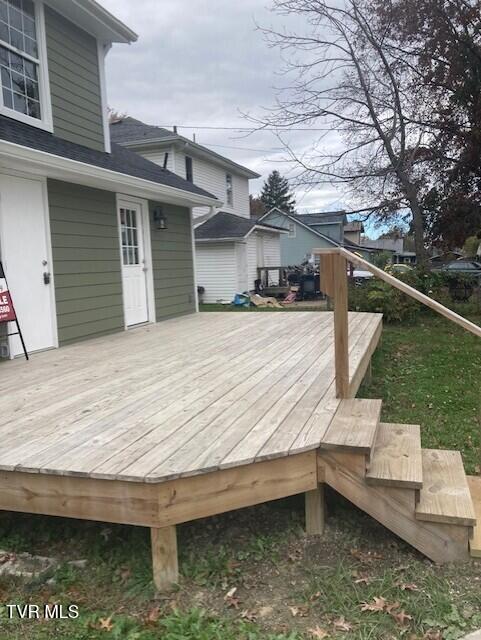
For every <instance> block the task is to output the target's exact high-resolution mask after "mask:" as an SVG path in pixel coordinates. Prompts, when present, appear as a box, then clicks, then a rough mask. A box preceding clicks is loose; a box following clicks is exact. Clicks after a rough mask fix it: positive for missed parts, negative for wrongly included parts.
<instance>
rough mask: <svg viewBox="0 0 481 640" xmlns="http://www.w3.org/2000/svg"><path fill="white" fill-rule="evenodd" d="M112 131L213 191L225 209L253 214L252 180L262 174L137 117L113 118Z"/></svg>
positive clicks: (135, 148)
mask: <svg viewBox="0 0 481 640" xmlns="http://www.w3.org/2000/svg"><path fill="white" fill-rule="evenodd" d="M110 133H111V137H112V141H113V142H116V143H118V144H121V145H122V146H123V147H126V148H128V149H131V150H132V151H136V152H137V153H140V154H141V155H142V156H143V157H144V158H147V159H148V160H150V161H151V162H155V163H156V164H159V165H161V166H162V167H164V168H166V169H169V171H172V172H173V173H175V174H177V175H178V176H180V177H181V178H184V179H185V180H187V181H189V182H192V183H194V184H195V185H197V186H198V187H201V188H202V189H206V190H207V191H208V192H209V193H212V194H214V195H215V196H216V198H218V199H219V201H220V203H222V210H223V211H226V212H227V213H233V214H235V215H238V216H241V217H243V218H249V217H250V207H249V180H251V179H254V178H259V177H260V176H259V174H258V173H256V172H255V171H251V170H250V169H247V167H243V166H242V165H240V164H237V162H233V161H232V160H229V158H225V157H224V156H221V155H219V154H218V153H216V152H215V151H212V150H211V149H208V148H207V147H204V146H203V145H201V144H197V143H196V142H194V141H193V140H189V138H186V137H184V136H181V135H179V134H178V133H177V131H176V130H174V131H170V130H169V129H164V128H162V127H154V126H151V125H148V124H145V123H143V122H141V121H140V120H136V119H135V118H130V117H124V118H119V119H117V120H116V121H114V122H112V123H111V125H110ZM193 213H194V216H195V217H198V216H202V215H205V214H209V213H211V212H210V211H209V208H208V207H196V208H194V211H193Z"/></svg>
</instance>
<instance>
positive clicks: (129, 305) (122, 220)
mask: <svg viewBox="0 0 481 640" xmlns="http://www.w3.org/2000/svg"><path fill="white" fill-rule="evenodd" d="M119 226H120V249H121V260H122V281H123V292H124V313H125V324H126V325H127V326H128V327H131V326H133V325H136V324H142V323H143V322H148V321H149V307H148V299H147V266H146V259H145V241H144V229H143V215H142V206H141V205H140V204H137V203H134V202H122V201H120V202H119Z"/></svg>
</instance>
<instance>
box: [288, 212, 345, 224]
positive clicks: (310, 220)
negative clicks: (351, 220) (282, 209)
mask: <svg viewBox="0 0 481 640" xmlns="http://www.w3.org/2000/svg"><path fill="white" fill-rule="evenodd" d="M290 215H291V216H292V217H293V218H294V219H296V220H298V221H299V222H303V223H304V224H306V225H308V226H309V227H310V226H311V225H314V226H315V225H321V224H332V223H334V222H339V223H341V224H343V223H344V222H345V221H346V212H345V211H320V212H319V213H302V214H301V213H293V214H290Z"/></svg>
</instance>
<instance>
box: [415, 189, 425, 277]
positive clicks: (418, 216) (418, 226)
mask: <svg viewBox="0 0 481 640" xmlns="http://www.w3.org/2000/svg"><path fill="white" fill-rule="evenodd" d="M411 212H412V214H413V228H414V248H415V250H416V260H417V265H418V267H421V268H422V269H427V268H428V256H427V253H426V248H425V246H424V220H423V214H422V210H421V207H420V206H419V203H418V202H417V198H416V200H415V202H411Z"/></svg>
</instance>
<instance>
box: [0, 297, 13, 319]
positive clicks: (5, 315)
mask: <svg viewBox="0 0 481 640" xmlns="http://www.w3.org/2000/svg"><path fill="white" fill-rule="evenodd" d="M16 319H17V317H16V315H15V311H14V309H13V305H12V298H11V297H10V292H9V291H8V290H6V291H1V292H0V322H14V321H15V320H16Z"/></svg>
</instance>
